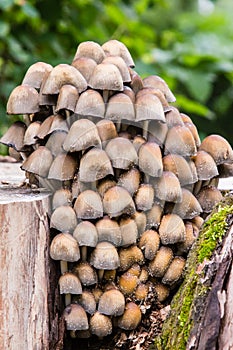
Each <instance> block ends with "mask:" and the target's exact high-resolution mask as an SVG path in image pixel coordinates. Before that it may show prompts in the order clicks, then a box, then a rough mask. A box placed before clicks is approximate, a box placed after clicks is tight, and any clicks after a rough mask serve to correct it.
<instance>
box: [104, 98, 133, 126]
mask: <svg viewBox="0 0 233 350" xmlns="http://www.w3.org/2000/svg"><path fill="white" fill-rule="evenodd" d="M105 118H106V119H109V120H114V121H117V120H119V121H121V120H122V119H126V120H135V112H134V105H133V102H132V101H131V99H130V97H129V96H127V95H126V94H124V93H123V92H119V93H117V94H115V95H113V96H111V97H110V98H109V100H108V103H107V107H106V113H105Z"/></svg>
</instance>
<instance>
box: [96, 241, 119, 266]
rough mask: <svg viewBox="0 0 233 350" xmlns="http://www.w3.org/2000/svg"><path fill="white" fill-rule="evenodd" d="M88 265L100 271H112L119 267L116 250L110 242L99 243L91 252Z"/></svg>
mask: <svg viewBox="0 0 233 350" xmlns="http://www.w3.org/2000/svg"><path fill="white" fill-rule="evenodd" d="M90 264H91V265H93V266H94V267H95V268H96V269H100V270H114V269H117V268H118V267H119V265H120V260H119V256H118V253H117V250H116V248H115V247H114V245H113V244H112V243H110V242H99V243H98V244H97V246H96V247H95V249H94V250H93V252H92V254H91V258H90Z"/></svg>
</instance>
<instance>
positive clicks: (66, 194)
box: [52, 188, 72, 210]
mask: <svg viewBox="0 0 233 350" xmlns="http://www.w3.org/2000/svg"><path fill="white" fill-rule="evenodd" d="M71 202H72V193H71V192H70V190H68V189H67V188H60V189H59V190H57V191H56V192H55V193H54V195H53V199H52V209H53V210H55V209H56V208H58V207H60V206H62V205H63V206H64V205H69V206H70V205H71Z"/></svg>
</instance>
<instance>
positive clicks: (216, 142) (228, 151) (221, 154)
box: [199, 135, 233, 165]
mask: <svg viewBox="0 0 233 350" xmlns="http://www.w3.org/2000/svg"><path fill="white" fill-rule="evenodd" d="M199 150H202V151H205V152H207V153H209V154H210V155H211V156H212V158H213V159H214V161H215V163H216V164H217V165H219V164H222V163H232V161H233V151H232V148H231V146H230V144H229V143H228V141H227V140H226V139H224V138H223V137H222V136H220V135H209V136H207V137H206V138H205V139H204V140H203V141H202V143H201V145H200V147H199Z"/></svg>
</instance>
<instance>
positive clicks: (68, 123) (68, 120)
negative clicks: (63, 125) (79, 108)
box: [65, 109, 72, 128]
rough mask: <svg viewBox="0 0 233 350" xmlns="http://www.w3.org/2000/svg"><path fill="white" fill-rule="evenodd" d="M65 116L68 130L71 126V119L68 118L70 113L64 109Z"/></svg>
mask: <svg viewBox="0 0 233 350" xmlns="http://www.w3.org/2000/svg"><path fill="white" fill-rule="evenodd" d="M65 114H66V122H67V125H68V127H69V128H70V127H71V124H72V122H71V118H70V116H71V113H70V111H68V110H67V109H66V110H65Z"/></svg>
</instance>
